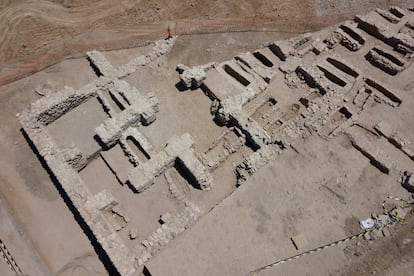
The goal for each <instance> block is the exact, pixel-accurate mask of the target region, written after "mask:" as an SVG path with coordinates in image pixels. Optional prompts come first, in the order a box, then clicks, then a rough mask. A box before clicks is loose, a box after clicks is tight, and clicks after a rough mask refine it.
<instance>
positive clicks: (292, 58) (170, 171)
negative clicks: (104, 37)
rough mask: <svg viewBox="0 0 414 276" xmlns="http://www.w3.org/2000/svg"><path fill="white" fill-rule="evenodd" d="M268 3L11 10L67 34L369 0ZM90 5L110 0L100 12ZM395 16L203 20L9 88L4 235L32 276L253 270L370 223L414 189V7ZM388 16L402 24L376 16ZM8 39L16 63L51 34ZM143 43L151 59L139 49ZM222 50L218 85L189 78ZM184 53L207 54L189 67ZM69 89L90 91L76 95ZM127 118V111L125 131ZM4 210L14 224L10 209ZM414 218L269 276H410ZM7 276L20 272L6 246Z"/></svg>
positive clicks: (3, 142) (345, 8) (210, 74)
mask: <svg viewBox="0 0 414 276" xmlns="http://www.w3.org/2000/svg"><path fill="white" fill-rule="evenodd" d="M253 2H254V1H251V2H250V1H244V2H242V3H241V4H238V5H236V4H235V3H230V2H229V3H226V4H224V3H218V2H214V1H213V2H211V3H209V4H206V3H205V2H202V1H200V2H197V1H194V2H188V3H187V2H180V3H177V5H174V3H172V2H168V3H167V2H166V3H158V2H156V1H154V3H152V2H146V3H142V4H145V5H149V6H151V7H152V8H154V10H151V9H144V7H145V6H141V7H140V9H138V10H137V9H135V8H134V7H135V6H134V5H135V3H134V2H133V1H123V2H122V3H121V6H122V7H123V8H122V11H119V7H115V6H113V5H112V4H111V3H109V2H105V1H53V3H52V2H48V1H43V2H39V3H38V4H36V3H34V2H31V1H26V2H25V1H20V2H19V1H18V2H13V3H11V2H10V3H8V2H7V1H6V2H4V3H3V4H0V7H2V5H3V6H4V7H5V8H3V10H4V12H3V13H5V14H7V16H12V15H13V14H14V15H16V18H20V17H19V9H21V8H22V7H23V6H24V5H25V4H26V5H28V7H29V8H30V9H29V11H30V13H31V14H32V17H33V16H34V15H37V14H41V15H42V17H41V18H42V20H46V19H47V20H46V21H47V22H52V21H56V22H60V23H59V24H61V25H59V24H57V25H56V26H54V27H48V28H49V29H47V30H49V31H45V32H44V34H43V36H44V37H42V33H39V36H40V38H42V39H44V38H45V37H46V36H50V37H52V35H51V33H53V32H54V31H56V32H59V33H60V36H55V37H54V38H53V39H55V40H56V42H59V43H60V41H64V40H65V39H67V38H66V37H67V36H76V35H79V36H82V33H83V32H85V30H88V31H90V30H101V29H102V30H105V31H106V30H107V29H106V28H107V27H109V25H111V27H114V28H118V27H117V26H128V27H131V26H132V25H133V24H141V23H142V22H144V21H146V22H149V21H153V22H157V21H159V20H175V19H187V18H190V19H192V20H197V19H199V18H206V17H209V18H210V17H212V18H221V17H225V16H227V15H233V16H234V17H237V16H251V15H261V16H277V15H278V14H279V13H280V14H281V16H282V17H284V16H287V15H295V14H296V15H297V12H298V11H301V10H303V9H306V10H312V12H310V14H308V16H309V17H310V20H312V18H317V17H323V16H326V15H327V14H328V13H330V15H333V16H335V15H338V18H339V17H340V16H342V15H344V14H345V15H346V14H353V13H356V7H357V5H356V4H351V2H349V3H347V4H344V3H341V4H340V5H333V4H334V3H332V5H330V2H329V3H325V2H324V3H322V2H320V1H319V2H318V1H312V2H303V3H301V4H296V3H294V4H292V5H287V4H286V3H278V5H277V6H275V4H274V3H272V2H269V3H266V4H260V3H259V4H260V5H259V4H258V3H253ZM388 2H389V1H387V3H384V5H385V4H388ZM400 4H401V3H400ZM180 5H185V7H186V9H182V8H181V6H180ZM376 5H378V7H382V6H381V5H382V3H377V4H376ZM371 6H372V3H368V2H367V3H362V4H360V5H359V6H358V7H359V8H358V10H357V11H358V12H362V11H364V9H368V7H371ZM402 6H404V3H402ZM91 7H93V9H97V8H98V7H102V8H103V7H105V8H106V9H105V10H102V11H101V12H100V13H96V14H94V15H93V16H91V17H90V18H89V21H88V20H86V19H85V16H86V15H87V14H89V12H90V9H92V8H91ZM13 8H15V10H13ZM134 9H135V10H134ZM191 10H192V12H191ZM44 11H49V13H45V12H44ZM68 11H71V14H72V16H71V17H70V20H69V19H66V16H67V13H68ZM133 11H134V12H133ZM211 11H216V13H214V16H210V13H209V12H211ZM230 11H231V12H232V13H230ZM117 12H120V14H118V13H117ZM387 12H388V10H379V11H377V12H372V13H371V14H369V17H358V18H357V19H356V21H359V22H360V24H359V25H358V24H357V23H356V21H347V22H346V23H341V24H339V25H333V26H331V27H329V28H327V29H324V30H322V31H320V32H316V33H314V34H304V35H300V34H299V33H291V32H277V31H274V32H257V31H255V32H235V33H218V34H217V33H207V34H193V35H186V36H178V38H176V40H175V43H174V44H169V42H168V41H166V40H163V41H160V42H157V43H149V45H146V46H143V47H137V48H130V49H124V50H113V51H102V52H101V53H102V54H103V55H101V56H99V55H98V54H99V53H98V54H97V53H88V56H89V60H88V59H86V58H74V59H69V60H64V61H62V62H59V63H57V64H55V65H53V66H51V67H49V68H47V69H46V70H43V71H40V72H37V73H35V74H33V75H31V76H28V77H26V78H23V79H21V80H18V81H16V82H12V83H9V84H7V85H4V86H2V87H0V93H1V94H2V99H1V100H0V115H1V116H2V119H3V122H4V123H3V124H2V125H1V131H0V149H1V152H2V157H1V158H0V164H1V165H2V168H3V170H2V171H3V173H2V174H1V176H0V195H1V197H0V204H1V206H0V207H1V208H6V207H3V206H9V207H10V210H12V215H13V216H14V218H15V219H14V220H13V221H11V220H10V221H11V222H8V224H7V227H6V224H3V223H2V224H1V227H0V234H1V235H2V236H1V237H0V238H1V239H2V241H3V242H5V243H6V244H7V246H8V248H9V250H10V251H11V253H12V254H13V257H14V258H15V260H16V262H17V263H18V264H19V266H20V268H21V269H22V271H23V272H24V273H29V275H31V274H30V271H36V270H37V271H40V272H39V273H43V274H47V273H48V272H49V273H50V274H53V275H65V276H69V275H108V274H109V275H113V274H114V275H115V273H117V272H116V270H117V271H118V272H119V273H120V274H121V275H140V274H141V273H142V271H144V272H145V273H147V274H146V275H153V276H154V275H245V274H247V273H248V272H249V271H251V270H253V269H256V268H258V267H260V266H263V265H266V264H268V263H271V262H273V261H276V260H279V259H283V258H286V257H289V256H292V255H295V254H297V253H300V252H302V251H305V250H309V249H312V248H315V247H318V246H321V245H323V244H326V243H329V242H332V241H335V240H338V239H341V238H344V237H346V236H349V235H353V234H357V233H359V232H360V231H361V229H360V228H359V225H358V223H359V220H361V219H365V218H367V217H369V216H371V213H373V212H375V213H377V214H379V213H381V212H382V209H381V203H382V201H383V200H384V199H385V198H386V197H387V196H390V195H391V196H396V197H399V198H410V193H408V192H407V190H406V189H404V188H403V187H402V186H401V175H402V172H404V171H412V170H413V169H412V168H413V164H414V163H413V162H414V161H413V160H414V154H413V151H412V149H414V144H413V143H414V142H412V141H414V132H413V131H412V126H413V125H414V119H413V118H414V114H413V109H412V106H413V104H414V98H413V94H412V92H414V91H413V88H414V85H413V80H412V78H411V76H413V75H414V67H413V66H412V58H413V54H412V51H414V49H413V47H414V46H413V44H412V41H413V39H414V37H413V33H412V31H410V30H412V22H413V11H412V10H398V9H395V8H394V9H391V12H388V13H387ZM401 12H403V14H400V13H401ZM0 14H1V11H0ZM132 14H135V15H134V16H132ZM121 15H122V16H121ZM143 15H148V17H147V19H146V20H141V18H142V17H141V16H143ZM32 17H30V16H29V19H30V18H31V20H34V19H33V18H32ZM58 17H59V18H58ZM34 18H36V16H35V17H34ZM131 18H136V21H133V22H131V21H130V19H131ZM372 18H373V19H372ZM23 19H24V20H26V19H27V18H26V17H23ZM23 19H22V20H23ZM371 19H372V20H374V21H375V22H374V23H373V24H374V25H375V24H383V25H386V26H388V27H387V28H389V33H386V32H385V31H384V28H378V30H376V29H375V28H373V27H372V26H371V27H367V26H369V24H371V23H372V22H371V21H369V20H371ZM1 20H2V18H1V17H0V21H1ZM16 20H17V19H16ZM24 20H23V21H24ZM42 20H40V21H36V20H35V22H42ZM332 20H334V19H332ZM17 21H18V20H17ZM17 21H16V22H17ZM391 21H394V22H391ZM13 22H14V21H13ZM19 22H20V21H19ZM19 22H17V23H16V26H20V25H21V26H26V25H27V24H25V23H24V22H23V23H19ZM126 22H129V23H128V24H127V23H126ZM361 22H363V23H361ZM367 22H368V23H367ZM378 22H379V23H378ZM39 24H40V23H39ZM220 24H221V23H220ZM364 24H365V25H364ZM410 24H411V25H410ZM33 26H34V25H33ZM68 26H70V28H69V27H68ZM16 28H17V27H16ZM68 28H69V29H70V32H69V31H68V32H67V33H66V31H65V30H67V29H68ZM208 28H210V27H208ZM52 29H53V30H54V31H52ZM292 30H293V31H295V30H297V29H295V26H293V25H292ZM212 32H214V30H213V31H212ZM403 33H404V35H407V36H403V35H402V34H403ZM389 36H391V37H389ZM5 37H6V38H7V41H8V42H7V43H10V44H13V43H15V44H18V43H17V42H15V39H17V38H14V37H13V36H12V35H11V36H10V34H9V33H7V35H6V36H5ZM40 38H37V37H36V39H34V41H35V40H37V39H40ZM19 39H21V40H22V41H24V40H25V39H26V38H25V35H24V34H23V35H22V36H21V37H20V38H19ZM267 42H273V43H270V44H266V43H267ZM7 43H6V44H4V45H2V46H4V47H3V48H0V49H1V50H2V51H3V50H4V52H7V53H10V54H9V55H8V58H9V59H10V60H7V61H6V59H5V57H4V60H5V62H16V61H18V60H22V59H25V58H28V57H30V56H31V55H32V54H33V53H37V52H38V51H39V49H40V48H42V47H40V46H38V45H37V44H36V43H33V45H30V46H27V47H24V48H25V49H27V51H26V50H25V51H23V50H21V51H20V52H19V51H18V48H15V49H13V50H11V49H10V48H7V47H10V46H7V45H8V44H7ZM22 43H23V42H22ZM54 43H55V42H54V41H52V40H50V41H49V40H48V41H47V43H46V44H44V45H43V46H44V47H45V48H47V47H55V46H56V45H55V44H54ZM410 43H411V44H410ZM36 45H37V46H36ZM154 45H155V46H156V47H155V48H154V49H155V50H153V47H154ZM159 45H164V46H165V47H167V48H168V47H171V48H168V50H165V51H164V48H162V47H160V46H159ZM31 47H32V48H31ZM39 47H40V48H39ZM157 47H159V48H157ZM82 49H83V48H82ZM160 49H161V50H160ZM378 49H380V50H378ZM157 51H159V52H157ZM246 52H247V53H248V52H251V53H253V54H252V55H250V54H242V53H246ZM153 53H155V55H156V56H155V57H154V56H153ZM145 55H147V56H145ZM140 56H141V57H144V56H145V57H146V58H148V59H149V61H148V60H146V59H145V58H138V59H136V60H135V58H137V57H140ZM234 57H236V58H234ZM134 60H135V62H142V65H136V63H134ZM209 62H216V64H215V65H213V66H212V68H210V67H211V66H208V68H209V69H207V70H206V79H205V80H204V82H203V85H201V86H200V87H192V88H191V89H186V88H185V80H184V77H185V76H184V74H185V73H186V72H187V73H188V72H190V73H194V72H195V73H196V75H195V77H194V75H192V77H193V79H192V80H193V81H196V80H197V74H198V73H199V72H200V71H197V70H199V69H197V67H193V68H191V67H192V66H198V65H202V64H207V63H209ZM179 63H181V64H184V65H186V66H189V67H190V68H188V67H187V69H184V73H183V72H177V71H180V70H176V66H177V64H179ZM124 64H129V65H128V66H129V67H128V66H124V67H123V65H124ZM131 64H132V65H131ZM91 65H92V67H91ZM112 66H113V67H112ZM125 68H127V69H125ZM128 68H129V69H128ZM131 68H132V69H131ZM191 70H195V71H191ZM203 70H204V69H203ZM179 73H180V74H181V75H179ZM97 75H98V76H100V77H99V78H98V76H97ZM180 77H181V80H182V81H181V82H180ZM85 87H86V88H85ZM71 88H73V89H71ZM135 88H136V90H134V89H135ZM65 95H70V96H69V97H68V99H75V100H74V101H73V102H71V103H70V100H69V101H66V102H65V101H62V99H64V97H66V96H65ZM84 95H87V96H86V98H82V99H81V100H79V99H77V98H76V97H79V96H81V97H83V96H84ZM155 98H156V99H157V101H158V105H155V104H154V101H153V100H154V99H155ZM54 102H57V103H58V104H57V105H56V106H57V107H56V106H54V105H53V104H51V103H54ZM59 102H60V103H62V102H63V103H65V104H63V105H61V106H59V104H60V103H59ZM31 103H33V104H31ZM30 104H31V105H30ZM48 105H50V107H49V109H48V108H46V107H47V106H48ZM27 106H30V107H29V108H27V109H25V108H26V107H27ZM45 106H46V107H45ZM155 106H156V107H155ZM42 108H46V109H45V110H46V111H45V112H42V111H39V110H42ZM62 110H63V111H62ZM142 110H143V111H142ZM128 112H129V113H128ZM16 113H18V115H17V119H16ZM137 113H139V116H137V115H136V114H137ZM152 115H154V116H155V120H154V121H151V119H148V118H151V116H152ZM125 118H127V119H128V120H129V121H125ZM19 120H20V122H21V123H22V125H21V124H20V123H19ZM137 120H138V121H137ZM103 122H105V123H103ZM111 122H116V123H117V124H118V125H122V129H121V130H119V136H118V134H117V133H118V132H117V130H116V128H111V127H110V126H111V125H110V124H111ZM124 125H125V127H124ZM22 126H23V128H24V130H23V129H21V128H22ZM184 133H188V135H187V136H186V135H183V134H184ZM111 135H112V136H111ZM110 136H111V137H110ZM39 137H41V138H40V139H39ZM108 137H110V138H108ZM177 137H179V138H177ZM189 137H191V138H189ZM48 139H50V140H48ZM189 144H190V145H189ZM45 145H46V146H45ZM48 173H49V174H53V175H48ZM2 198H4V200H5V202H2V201H1V200H3V199H2ZM62 198H63V199H64V200H62ZM6 201H7V204H6ZM68 207H69V208H68ZM7 208H8V207H7ZM0 214H1V215H2V217H1V219H2V220H3V219H4V220H5V221H6V220H7V221H9V218H8V217H10V213H4V214H3V213H0ZM413 227H414V224H413V218H412V216H410V215H409V214H408V215H407V217H406V223H405V224H404V225H400V224H398V225H396V226H394V227H392V228H390V231H389V234H387V235H386V237H382V236H381V237H379V236H377V237H375V239H373V240H362V239H359V240H353V241H351V242H348V243H343V244H341V245H338V246H335V247H331V248H328V249H325V250H323V251H321V252H317V253H315V254H311V255H308V256H304V257H302V258H300V259H298V260H294V261H291V262H288V263H286V264H282V265H280V266H277V267H274V268H271V269H268V270H264V271H262V272H261V273H259V275H409V274H410V273H411V271H412V270H413V266H412V262H413V258H414V257H413V256H414V255H413V250H412V248H413V246H412V244H413V242H414V234H413V229H414V228H413ZM3 228H4V229H3ZM12 229H18V231H21V233H24V234H21V235H19V234H16V233H12V232H13V231H12ZM299 234H303V235H304V236H305V238H306V240H307V243H306V244H305V245H303V247H301V248H299V250H297V249H296V248H295V247H294V245H293V244H292V241H291V237H292V236H296V235H299ZM19 236H21V238H19ZM16 239H19V242H16ZM25 246H27V248H29V250H27V251H25V249H24V248H25ZM23 251H25V254H23V253H22V252H23ZM104 251H106V253H105V252H104ZM34 267H35V269H34ZM0 274H1V275H3V274H4V275H9V274H10V271H9V268H8V266H7V265H6V264H5V262H4V260H3V259H0Z"/></svg>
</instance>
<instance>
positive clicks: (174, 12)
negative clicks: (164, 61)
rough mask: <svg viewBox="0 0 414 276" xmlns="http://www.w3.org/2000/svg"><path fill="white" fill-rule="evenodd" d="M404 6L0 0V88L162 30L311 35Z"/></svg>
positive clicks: (312, 0)
mask: <svg viewBox="0 0 414 276" xmlns="http://www.w3.org/2000/svg"><path fill="white" fill-rule="evenodd" d="M410 3H411V1H409V0H381V1H365V0H364V1H336V0H329V1H320V0H306V1H287V0H279V1H258V0H247V1H217V0H216V1H199V0H194V1H192V0H186V1H180V0H174V1H166V0H164V1H140V0H122V1H110V0H100V1H99V0H88V1H77V0H67V1H58V0H55V1H45V0H41V1H35V0H17V1H14V0H13V1H12V0H2V1H0V64H1V66H0V84H5V83H8V82H10V81H14V80H17V79H19V78H21V77H24V76H27V75H29V74H32V73H34V72H36V71H39V70H42V69H44V68H46V67H48V66H50V65H52V64H56V63H57V62H59V61H60V60H62V59H64V58H71V57H77V56H82V55H84V53H85V52H86V51H87V50H90V49H92V48H99V49H100V50H112V49H121V48H126V47H135V46H138V45H142V44H144V43H145V42H146V41H148V40H154V39H159V38H162V37H164V36H165V35H166V29H167V26H168V25H170V26H171V28H172V31H173V32H174V33H176V34H186V33H192V34H196V33H205V32H223V31H226V30H230V29H231V30H254V29H261V28H265V29H273V30H279V31H288V32H290V31H310V30H315V29H318V28H321V27H326V26H328V25H330V24H334V23H336V22H339V21H341V20H344V19H349V18H351V17H352V16H353V15H355V14H357V13H366V12H368V11H369V10H371V9H373V8H377V7H381V8H384V7H387V6H389V5H400V6H404V5H409V4H410ZM246 18H249V20H247V19H246ZM206 19H209V20H208V21H207V22H206V24H207V25H208V26H211V25H212V26H213V27H206V26H199V25H198V24H199V23H200V22H199V20H206ZM223 19H224V20H225V21H224V22H223ZM269 23H270V25H269ZM266 26H267V27H266Z"/></svg>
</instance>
